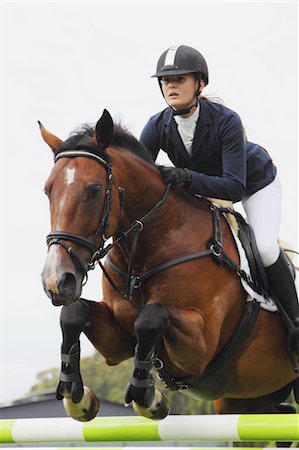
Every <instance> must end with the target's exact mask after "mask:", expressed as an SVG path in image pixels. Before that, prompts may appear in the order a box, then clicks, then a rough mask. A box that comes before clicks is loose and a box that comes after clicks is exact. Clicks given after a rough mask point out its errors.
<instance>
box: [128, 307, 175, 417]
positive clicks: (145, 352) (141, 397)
mask: <svg viewBox="0 0 299 450" xmlns="http://www.w3.org/2000/svg"><path fill="white" fill-rule="evenodd" d="M168 325H169V314H168V311H167V310H166V309H165V307H164V306H163V305H161V304H151V305H147V306H145V307H144V308H143V310H142V311H141V313H140V314H139V316H138V318H137V319H136V321H135V323H134V329H135V334H136V338H137V346H136V349H135V359H134V372H133V377H132V378H131V380H130V383H129V384H128V387H127V391H126V402H127V403H131V402H133V408H134V410H135V411H136V412H137V413H138V414H140V415H142V416H145V417H148V418H150V419H157V420H158V419H159V420H160V419H163V418H164V417H166V416H167V414H168V413H169V403H168V401H167V399H166V397H165V396H164V395H163V394H162V393H161V392H160V391H158V390H157V389H155V386H154V379H153V375H152V371H153V367H154V363H155V345H156V342H157V341H158V339H159V338H160V337H161V336H162V334H163V332H164V331H165V330H166V328H167V327H168Z"/></svg>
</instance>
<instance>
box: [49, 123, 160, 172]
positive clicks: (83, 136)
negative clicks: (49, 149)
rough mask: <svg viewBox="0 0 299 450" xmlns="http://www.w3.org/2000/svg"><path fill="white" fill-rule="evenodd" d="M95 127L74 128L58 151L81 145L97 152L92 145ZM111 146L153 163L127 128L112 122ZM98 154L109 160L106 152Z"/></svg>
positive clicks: (82, 126) (149, 155) (145, 150)
mask: <svg viewBox="0 0 299 450" xmlns="http://www.w3.org/2000/svg"><path fill="white" fill-rule="evenodd" d="M94 129H95V127H94V126H92V125H89V124H83V125H81V126H80V127H79V128H77V129H76V130H74V131H73V132H72V133H71V134H70V136H69V137H68V139H67V140H66V141H65V142H64V143H63V144H62V145H61V146H60V147H59V150H58V151H59V152H62V151H67V150H74V149H75V148H79V147H80V146H81V145H82V146H88V147H90V148H91V150H93V151H94V152H95V153H97V154H98V153H99V151H98V149H97V148H96V147H94V146H93V145H92V137H93V134H94ZM110 146H113V147H121V148H124V149H126V150H129V151H131V152H132V153H134V155H136V156H138V157H139V158H141V159H143V160H144V161H147V162H148V163H150V164H154V161H153V159H152V156H151V154H150V153H149V152H148V150H147V149H146V148H145V146H144V145H143V144H142V143H141V142H139V141H138V140H137V139H136V138H135V137H134V136H133V135H132V134H131V133H130V132H129V131H128V130H127V129H125V128H124V127H122V126H121V125H119V124H114V128H113V139H112V142H111V144H110ZM100 156H101V157H102V158H103V159H105V160H106V161H107V162H110V159H109V155H108V153H107V152H101V154H100Z"/></svg>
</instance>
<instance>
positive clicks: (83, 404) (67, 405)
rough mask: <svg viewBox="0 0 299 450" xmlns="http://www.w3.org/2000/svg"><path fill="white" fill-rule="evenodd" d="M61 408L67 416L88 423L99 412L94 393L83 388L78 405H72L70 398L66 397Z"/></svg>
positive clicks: (97, 401)
mask: <svg viewBox="0 0 299 450" xmlns="http://www.w3.org/2000/svg"><path fill="white" fill-rule="evenodd" d="M63 406H64V409H65V411H66V413H67V415H68V416H70V417H72V418H73V419H75V420H78V421H79V422H88V421H89V420H92V419H94V418H95V416H96V415H97V413H98V412H99V409H100V402H99V399H98V398H97V396H96V395H95V393H94V392H93V391H92V390H91V389H89V388H88V387H86V386H84V394H83V397H82V400H81V401H80V402H79V403H74V402H73V401H72V399H71V398H70V397H67V398H64V399H63Z"/></svg>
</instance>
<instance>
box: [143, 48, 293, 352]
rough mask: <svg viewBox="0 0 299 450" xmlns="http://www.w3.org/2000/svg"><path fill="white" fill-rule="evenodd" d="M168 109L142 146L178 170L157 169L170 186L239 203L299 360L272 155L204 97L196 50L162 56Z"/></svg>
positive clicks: (160, 72)
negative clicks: (163, 154) (286, 317)
mask: <svg viewBox="0 0 299 450" xmlns="http://www.w3.org/2000/svg"><path fill="white" fill-rule="evenodd" d="M153 77H156V78H157V79H158V83H159V87H160V90H161V92H162V95H163V97H164V99H165V101H166V103H167V105H168V107H167V108H166V109H164V110H163V111H161V112H159V113H158V114H156V115H154V116H153V117H151V118H150V119H149V121H148V123H147V124H146V125H145V127H144V129H143V131H142V134H141V137H140V140H141V142H142V143H143V144H144V145H145V146H146V148H147V149H148V150H149V151H150V153H151V154H152V157H153V158H154V160H155V159H156V157H157V155H158V152H159V151H160V150H161V149H162V150H163V151H165V152H166V153H167V154H168V156H169V158H170V160H171V161H172V163H173V164H174V166H175V167H160V172H161V175H162V178H163V179H164V181H165V182H166V183H170V182H171V183H173V184H178V185H181V186H183V187H184V188H185V189H186V191H187V192H188V193H189V194H190V195H192V194H200V195H202V196H205V197H214V198H221V199H225V200H231V201H233V202H238V201H242V204H243V207H244V210H245V212H246V216H247V221H248V223H249V224H250V225H251V227H252V228H253V230H254V233H255V238H256V242H257V247H258V250H259V253H260V256H261V259H262V263H263V265H264V267H265V270H266V274H267V277H268V279H269V283H270V284H271V286H272V289H273V291H274V294H275V295H276V297H277V298H278V300H279V302H280V303H281V305H282V306H283V308H284V309H285V311H286V312H287V314H288V315H289V317H290V319H291V321H292V322H293V324H294V327H295V331H294V332H293V333H292V335H291V336H290V338H291V341H292V343H293V345H294V350H295V352H296V354H297V357H298V359H299V305H298V297H297V293H296V288H295V284H294V282H293V277H292V274H291V272H290V270H289V267H288V264H287V261H286V258H285V255H284V253H283V252H282V251H281V250H280V248H279V246H278V232H279V224H280V216H281V188H280V181H279V177H278V175H277V169H276V167H275V165H274V164H273V162H272V160H271V158H270V156H269V155H268V153H267V152H266V151H265V150H264V149H263V148H262V147H260V146H259V145H257V144H253V143H251V142H248V141H247V139H246V138H245V137H244V130H243V126H242V123H241V120H240V118H239V116H238V115H237V114H236V113H235V112H234V111H232V110H230V109H229V108H227V107H225V106H223V105H222V104H219V103H214V102H211V101H208V100H207V99H205V98H202V97H201V96H200V95H201V91H202V89H203V88H204V86H206V85H207V84H208V82H209V75H208V67H207V63H206V61H205V59H204V57H203V56H202V55H201V53H199V52H198V51H197V50H196V49H194V48H192V47H189V46H186V45H180V46H176V47H170V48H168V49H167V50H165V51H164V52H163V53H162V55H161V56H160V58H159V60H158V64H157V70H156V73H155V74H154V75H153Z"/></svg>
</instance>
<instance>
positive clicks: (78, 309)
mask: <svg viewBox="0 0 299 450" xmlns="http://www.w3.org/2000/svg"><path fill="white" fill-rule="evenodd" d="M88 314H89V309H88V305H87V302H86V300H84V299H81V298H80V299H79V300H77V301H76V302H75V303H72V304H71V305H69V306H63V307H62V309H61V314H60V324H61V327H62V328H63V329H66V328H70V329H71V328H78V329H80V331H81V330H82V329H83V328H84V326H85V324H86V322H87V320H88Z"/></svg>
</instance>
